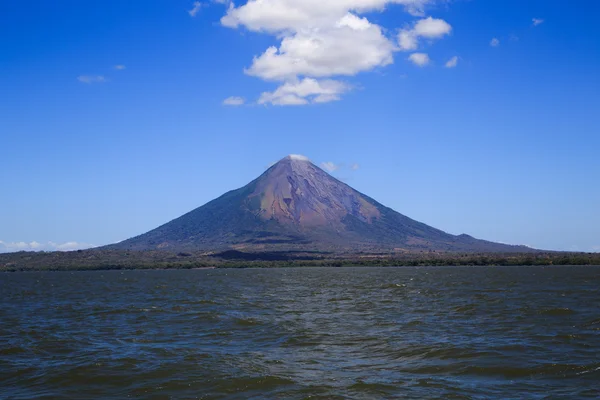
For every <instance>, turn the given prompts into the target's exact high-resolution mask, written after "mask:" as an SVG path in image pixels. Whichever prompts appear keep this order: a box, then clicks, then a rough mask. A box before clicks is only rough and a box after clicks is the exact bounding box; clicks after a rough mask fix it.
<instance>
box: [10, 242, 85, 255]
mask: <svg viewBox="0 0 600 400" xmlns="http://www.w3.org/2000/svg"><path fill="white" fill-rule="evenodd" d="M91 247H96V246H95V245H93V244H89V243H78V242H66V243H54V242H47V243H38V242H36V241H33V242H29V243H27V242H4V241H2V240H0V253H14V252H16V251H73V250H81V249H89V248H91Z"/></svg>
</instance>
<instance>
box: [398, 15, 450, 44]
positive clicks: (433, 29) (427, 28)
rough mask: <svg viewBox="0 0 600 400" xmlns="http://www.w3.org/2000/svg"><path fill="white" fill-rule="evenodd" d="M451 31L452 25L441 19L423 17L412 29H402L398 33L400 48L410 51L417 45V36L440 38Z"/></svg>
mask: <svg viewBox="0 0 600 400" xmlns="http://www.w3.org/2000/svg"><path fill="white" fill-rule="evenodd" d="M451 32H452V26H451V25H450V24H449V23H447V22H446V21H444V20H443V19H435V18H431V17H429V18H424V19H421V20H419V21H417V22H416V23H415V24H414V26H413V28H412V29H402V30H401V31H400V32H399V33H398V45H399V46H400V50H404V51H411V50H416V49H417V48H418V47H419V38H426V39H429V40H434V39H440V38H442V37H444V36H445V35H449V34H450V33H451Z"/></svg>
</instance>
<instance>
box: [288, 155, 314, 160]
mask: <svg viewBox="0 0 600 400" xmlns="http://www.w3.org/2000/svg"><path fill="white" fill-rule="evenodd" d="M288 157H289V158H290V159H292V160H298V161H310V158H308V157H306V156H304V155H302V154H290V155H289V156H288Z"/></svg>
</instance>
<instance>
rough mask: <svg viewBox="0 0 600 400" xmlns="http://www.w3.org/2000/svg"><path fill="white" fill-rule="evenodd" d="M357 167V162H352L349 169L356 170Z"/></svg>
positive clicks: (358, 166)
mask: <svg viewBox="0 0 600 400" xmlns="http://www.w3.org/2000/svg"><path fill="white" fill-rule="evenodd" d="M359 168H360V165H358V164H352V165H351V166H350V169H351V170H352V171H356V170H358V169H359Z"/></svg>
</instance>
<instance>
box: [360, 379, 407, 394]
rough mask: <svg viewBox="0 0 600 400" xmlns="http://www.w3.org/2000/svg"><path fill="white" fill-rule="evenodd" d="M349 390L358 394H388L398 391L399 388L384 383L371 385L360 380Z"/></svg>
mask: <svg viewBox="0 0 600 400" xmlns="http://www.w3.org/2000/svg"><path fill="white" fill-rule="evenodd" d="M349 389H350V390H355V391H357V392H370V393H388V392H390V391H394V390H397V387H396V386H393V385H386V384H383V383H369V382H364V381H362V380H358V381H357V382H356V383H355V384H353V385H350V387H349Z"/></svg>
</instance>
